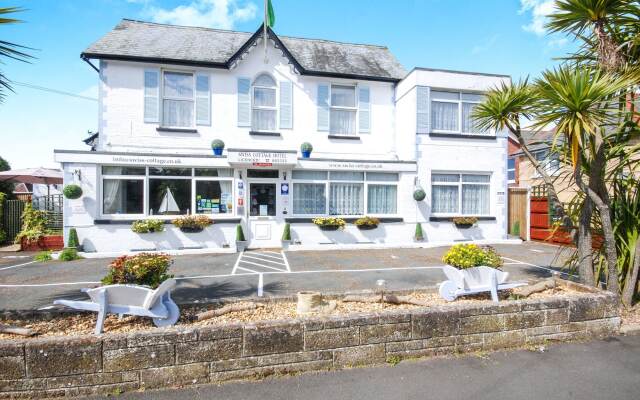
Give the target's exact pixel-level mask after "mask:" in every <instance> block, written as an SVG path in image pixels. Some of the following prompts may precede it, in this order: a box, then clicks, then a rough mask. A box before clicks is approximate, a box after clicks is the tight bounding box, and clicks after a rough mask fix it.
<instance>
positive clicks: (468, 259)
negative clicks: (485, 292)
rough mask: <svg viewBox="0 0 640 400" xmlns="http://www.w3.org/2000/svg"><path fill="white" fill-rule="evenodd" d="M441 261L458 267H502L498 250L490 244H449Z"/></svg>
mask: <svg viewBox="0 0 640 400" xmlns="http://www.w3.org/2000/svg"><path fill="white" fill-rule="evenodd" d="M442 261H443V262H444V263H446V264H448V265H451V266H452V267H455V268H458V269H469V268H473V267H479V266H487V267H492V268H500V267H502V264H503V261H502V258H501V257H500V255H499V254H498V252H497V251H496V250H495V249H494V248H493V247H491V246H478V245H475V244H457V245H455V246H451V248H450V249H449V251H447V253H446V254H445V255H444V257H442Z"/></svg>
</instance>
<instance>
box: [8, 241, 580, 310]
mask: <svg viewBox="0 0 640 400" xmlns="http://www.w3.org/2000/svg"><path fill="white" fill-rule="evenodd" d="M495 247H496V248H497V250H498V251H499V253H500V254H502V255H503V256H504V257H505V266H504V267H503V269H504V270H505V271H508V272H509V273H510V274H511V279H512V280H535V279H538V278H542V277H546V276H548V275H549V274H550V272H549V269H548V268H557V267H560V266H561V265H562V260H563V258H564V257H565V256H566V255H567V254H568V252H569V250H567V249H562V248H559V247H556V246H550V245H545V244H539V243H524V244H519V245H497V246H495ZM446 250H447V247H440V248H430V249H385V250H340V251H299V252H285V253H284V254H285V257H284V258H283V257H282V255H281V254H280V253H279V252H269V251H255V252H254V251H251V252H247V253H246V254H245V256H244V258H243V259H242V261H241V262H239V260H238V257H239V255H238V254H209V255H184V256H176V257H174V264H173V265H172V267H171V272H172V273H173V274H174V275H175V276H176V278H177V279H178V285H177V287H176V289H175V290H174V292H173V294H172V297H173V298H174V299H175V300H176V302H178V303H179V304H189V303H206V302H210V301H216V300H219V299H229V298H248V297H254V296H257V295H258V292H259V290H260V289H261V290H262V294H263V295H264V296H283V295H291V294H294V293H296V292H298V291H301V290H318V291H322V292H323V293H332V292H341V293H342V292H357V291H363V290H372V289H375V288H376V281H377V280H379V279H384V280H385V281H386V283H387V288H388V289H390V290H412V289H422V288H433V287H435V286H436V285H437V284H438V283H440V282H442V281H443V280H445V275H444V274H443V273H442V271H441V270H440V268H439V267H438V266H440V265H442V261H441V259H442V255H443V254H444V252H445V251H446ZM2 257H6V256H4V254H1V253H0V311H2V310H33V309H40V308H44V307H50V306H51V305H52V303H53V300H55V299H61V298H64V299H71V300H82V299H85V298H86V295H85V294H83V293H81V292H80V289H81V288H83V287H93V286H97V285H98V284H99V281H100V279H101V278H102V277H103V276H104V275H105V274H106V273H107V266H108V264H109V262H110V261H111V260H110V259H84V260H77V261H71V262H59V261H50V262H47V263H38V262H32V261H31V259H30V258H28V257H27V258H2ZM285 258H286V260H285ZM260 276H262V278H260Z"/></svg>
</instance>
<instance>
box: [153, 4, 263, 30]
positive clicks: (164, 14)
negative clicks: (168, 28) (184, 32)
mask: <svg viewBox="0 0 640 400" xmlns="http://www.w3.org/2000/svg"><path fill="white" fill-rule="evenodd" d="M257 11H258V7H257V6H256V5H255V4H254V3H251V2H241V1H239V0H194V1H193V2H192V3H191V4H189V5H182V6H178V7H176V8H173V9H164V8H160V7H155V6H149V7H148V8H147V9H146V11H145V14H148V16H149V17H151V19H152V20H153V21H154V22H160V23H167V24H176V25H189V26H204V27H210V28H220V29H233V27H234V25H235V24H236V23H237V22H243V21H249V20H252V19H254V18H255V17H256V14H257Z"/></svg>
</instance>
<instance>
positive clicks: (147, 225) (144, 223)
mask: <svg viewBox="0 0 640 400" xmlns="http://www.w3.org/2000/svg"><path fill="white" fill-rule="evenodd" d="M131 230H132V231H133V232H135V233H153V232H162V231H164V221H162V220H161V219H140V220H138V221H135V222H134V223H133V224H131Z"/></svg>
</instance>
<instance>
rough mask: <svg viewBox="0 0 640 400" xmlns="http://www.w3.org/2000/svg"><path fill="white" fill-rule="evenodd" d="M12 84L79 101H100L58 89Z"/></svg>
mask: <svg viewBox="0 0 640 400" xmlns="http://www.w3.org/2000/svg"><path fill="white" fill-rule="evenodd" d="M11 84H12V85H17V86H24V87H27V88H30V89H35V90H42V91H43V92H49V93H55V94H60V95H63V96H70V97H76V98H78V99H83V100H90V101H98V99H96V98H93V97H89V96H83V95H81V94H75V93H70V92H65V91H62V90H58V89H51V88H48V87H44V86H38V85H32V84H31V83H24V82H16V81H11Z"/></svg>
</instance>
